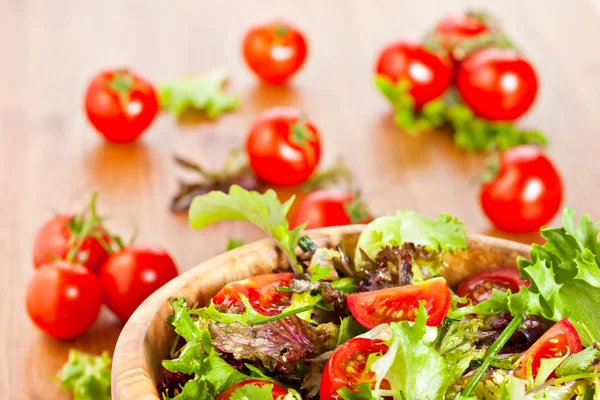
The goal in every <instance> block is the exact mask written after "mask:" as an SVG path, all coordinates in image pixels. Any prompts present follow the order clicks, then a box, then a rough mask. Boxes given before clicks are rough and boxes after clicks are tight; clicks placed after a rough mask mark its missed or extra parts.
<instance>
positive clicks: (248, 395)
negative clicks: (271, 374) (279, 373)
mask: <svg viewBox="0 0 600 400" xmlns="http://www.w3.org/2000/svg"><path fill="white" fill-rule="evenodd" d="M272 390H273V384H267V385H263V386H258V385H244V386H242V387H239V388H237V389H236V390H235V391H234V392H233V393H231V396H230V397H229V400H273V394H272V393H271V391H272Z"/></svg>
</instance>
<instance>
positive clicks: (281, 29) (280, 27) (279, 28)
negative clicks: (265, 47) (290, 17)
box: [273, 22, 290, 39]
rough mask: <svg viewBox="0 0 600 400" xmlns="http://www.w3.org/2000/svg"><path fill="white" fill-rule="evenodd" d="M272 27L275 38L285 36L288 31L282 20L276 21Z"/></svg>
mask: <svg viewBox="0 0 600 400" xmlns="http://www.w3.org/2000/svg"><path fill="white" fill-rule="evenodd" d="M273 28H274V30H275V35H277V38H279V39H282V38H284V37H286V36H287V35H288V34H289V33H290V28H289V27H288V26H287V24H286V23H284V22H278V23H276V24H275V26H274V27H273Z"/></svg>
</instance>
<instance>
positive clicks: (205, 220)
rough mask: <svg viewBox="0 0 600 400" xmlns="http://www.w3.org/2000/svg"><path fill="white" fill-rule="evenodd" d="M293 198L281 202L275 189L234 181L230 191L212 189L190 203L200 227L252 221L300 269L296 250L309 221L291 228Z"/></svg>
mask: <svg viewBox="0 0 600 400" xmlns="http://www.w3.org/2000/svg"><path fill="white" fill-rule="evenodd" d="M293 201H294V198H293V197H292V198H291V199H290V200H288V201H286V202H285V203H283V204H282V203H281V202H280V201H279V199H278V198H277V194H276V193H275V191H273V190H267V192H265V193H264V194H260V193H258V192H255V191H248V190H245V189H243V188H241V187H240V186H238V185H233V186H231V188H230V189H229V194H225V193H223V192H218V191H213V192H210V193H207V194H205V195H202V196H198V197H196V198H195V199H194V200H193V201H192V205H191V206H190V211H189V220H190V226H191V227H192V228H194V229H198V230H199V229H202V228H204V227H206V226H208V225H210V224H213V223H215V222H220V221H228V220H233V221H247V222H251V223H253V224H254V225H256V226H258V227H259V228H261V229H262V230H263V231H265V233H267V234H268V235H270V236H271V237H272V238H273V239H274V240H275V242H277V244H278V245H279V247H280V248H281V250H282V251H283V253H284V255H285V256H286V257H287V258H288V260H289V262H290V265H291V266H292V267H293V268H296V269H297V270H299V269H301V267H300V266H299V265H297V262H296V253H295V250H296V246H297V245H298V240H299V239H300V234H301V232H302V230H303V229H304V227H305V226H306V224H304V225H301V226H298V227H296V228H295V229H293V230H290V228H289V224H288V221H287V219H286V214H287V213H288V211H289V210H290V207H291V205H292V202H293ZM298 272H301V271H298Z"/></svg>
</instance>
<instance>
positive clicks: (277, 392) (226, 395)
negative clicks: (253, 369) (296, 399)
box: [215, 379, 288, 400]
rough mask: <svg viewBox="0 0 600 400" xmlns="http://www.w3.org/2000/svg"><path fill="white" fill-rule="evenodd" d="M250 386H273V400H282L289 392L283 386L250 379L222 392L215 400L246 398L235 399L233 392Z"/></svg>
mask: <svg viewBox="0 0 600 400" xmlns="http://www.w3.org/2000/svg"><path fill="white" fill-rule="evenodd" d="M248 385H253V386H258V387H263V386H265V385H273V389H271V395H272V396H273V400H282V399H283V398H284V397H285V395H286V394H288V391H287V390H285V389H284V388H282V387H281V386H279V385H278V384H276V383H273V382H269V381H263V380H260V379H250V380H247V381H242V382H240V383H238V384H236V385H233V386H231V387H230V388H228V389H225V390H224V391H222V392H221V394H219V395H218V396H217V398H216V399H215V400H229V399H231V398H236V399H237V398H245V397H234V396H232V395H233V392H235V391H236V390H238V389H239V388H242V387H244V386H248Z"/></svg>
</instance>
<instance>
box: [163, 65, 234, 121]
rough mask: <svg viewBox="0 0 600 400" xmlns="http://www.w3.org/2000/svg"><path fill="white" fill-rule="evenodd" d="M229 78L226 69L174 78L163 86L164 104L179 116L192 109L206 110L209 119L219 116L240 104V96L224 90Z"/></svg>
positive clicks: (204, 111)
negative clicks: (231, 94)
mask: <svg viewBox="0 0 600 400" xmlns="http://www.w3.org/2000/svg"><path fill="white" fill-rule="evenodd" d="M226 81H227V74H226V73H225V71H222V70H217V71H213V72H211V73H208V74H206V75H202V76H196V77H179V78H176V79H173V80H170V81H168V82H165V83H163V84H162V85H160V87H159V97H160V104H161V107H162V108H163V109H164V110H168V111H170V112H172V113H173V114H175V116H176V117H177V118H181V117H182V116H183V114H184V113H185V112H186V111H188V110H196V111H202V112H203V113H204V114H205V115H206V116H207V117H208V118H216V117H218V116H219V115H221V114H222V113H224V112H226V111H231V110H235V109H236V108H237V107H238V106H239V104H240V99H239V97H237V96H230V95H227V94H225V93H223V86H224V85H225V82H226Z"/></svg>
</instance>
